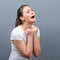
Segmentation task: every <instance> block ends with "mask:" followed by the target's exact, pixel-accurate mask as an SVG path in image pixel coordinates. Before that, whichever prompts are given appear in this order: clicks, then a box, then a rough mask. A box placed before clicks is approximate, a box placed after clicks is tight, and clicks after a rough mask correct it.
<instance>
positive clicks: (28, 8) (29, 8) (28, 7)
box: [23, 6, 32, 12]
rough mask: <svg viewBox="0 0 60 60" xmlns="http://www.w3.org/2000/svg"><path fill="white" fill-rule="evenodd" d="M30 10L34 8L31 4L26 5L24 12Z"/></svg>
mask: <svg viewBox="0 0 60 60" xmlns="http://www.w3.org/2000/svg"><path fill="white" fill-rule="evenodd" d="M28 10H32V8H31V7H30V6H25V7H24V9H23V12H25V11H28Z"/></svg>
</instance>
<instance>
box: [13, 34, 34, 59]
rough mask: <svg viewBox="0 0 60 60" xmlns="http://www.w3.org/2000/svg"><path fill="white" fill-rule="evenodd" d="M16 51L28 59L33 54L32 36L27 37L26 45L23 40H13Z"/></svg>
mask: <svg viewBox="0 0 60 60" xmlns="http://www.w3.org/2000/svg"><path fill="white" fill-rule="evenodd" d="M13 43H14V44H15V46H16V48H17V49H18V51H19V52H20V53H21V54H22V55H23V56H25V57H26V58H30V57H31V56H32V52H33V36H32V34H30V35H28V38H27V43H25V42H24V40H20V41H19V40H13Z"/></svg>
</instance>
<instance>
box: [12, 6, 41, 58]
mask: <svg viewBox="0 0 60 60" xmlns="http://www.w3.org/2000/svg"><path fill="white" fill-rule="evenodd" d="M32 16H34V18H31V17H32ZM20 19H21V20H22V21H23V24H22V25H20V26H21V28H22V29H23V30H24V31H25V33H26V35H27V43H25V42H24V40H20V41H19V40H13V43H14V44H15V45H16V48H17V49H18V51H19V52H20V53H21V54H22V55H23V56H25V57H26V58H31V56H32V54H34V56H39V54H40V52H41V46H40V37H38V36H37V32H38V28H37V27H34V28H33V27H32V25H33V23H34V22H35V21H36V16H35V12H34V11H33V10H32V9H31V8H30V7H29V6H25V7H24V9H23V16H21V17H20Z"/></svg>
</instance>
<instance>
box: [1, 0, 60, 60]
mask: <svg viewBox="0 0 60 60" xmlns="http://www.w3.org/2000/svg"><path fill="white" fill-rule="evenodd" d="M22 4H28V5H30V6H31V7H32V8H33V10H34V11H35V12H36V15H37V22H36V23H35V25H37V26H38V27H39V28H40V30H41V46H42V52H41V55H40V56H39V57H38V58H35V57H33V60H60V0H0V60H8V57H9V54H10V48H11V46H10V33H11V30H12V29H13V28H14V24H15V19H16V11H17V9H18V8H19V7H20V5H22Z"/></svg>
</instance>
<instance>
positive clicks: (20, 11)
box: [15, 5, 29, 27]
mask: <svg viewBox="0 0 60 60" xmlns="http://www.w3.org/2000/svg"><path fill="white" fill-rule="evenodd" d="M25 6H29V5H21V6H20V8H18V10H17V18H16V22H15V27H17V26H18V25H21V24H23V22H22V20H21V19H20V17H21V16H23V9H24V7H25Z"/></svg>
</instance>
